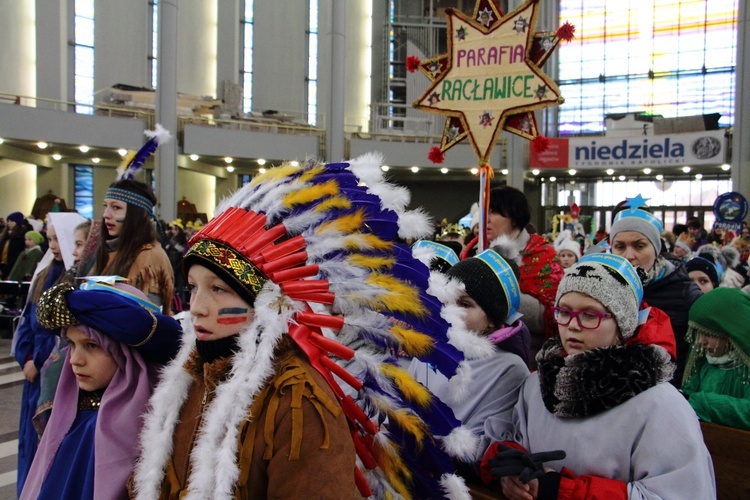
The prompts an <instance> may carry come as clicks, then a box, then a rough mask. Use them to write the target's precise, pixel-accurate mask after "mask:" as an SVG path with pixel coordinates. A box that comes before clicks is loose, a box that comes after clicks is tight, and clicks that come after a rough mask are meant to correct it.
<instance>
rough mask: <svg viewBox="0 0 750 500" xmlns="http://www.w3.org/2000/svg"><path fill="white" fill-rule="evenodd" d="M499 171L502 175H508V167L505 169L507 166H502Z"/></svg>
mask: <svg viewBox="0 0 750 500" xmlns="http://www.w3.org/2000/svg"><path fill="white" fill-rule="evenodd" d="M500 173H501V174H503V175H508V169H507V168H504V169H502V170H501V171H500Z"/></svg>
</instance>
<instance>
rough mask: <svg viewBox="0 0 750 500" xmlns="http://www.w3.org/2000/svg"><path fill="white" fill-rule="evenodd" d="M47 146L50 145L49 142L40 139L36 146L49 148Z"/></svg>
mask: <svg viewBox="0 0 750 500" xmlns="http://www.w3.org/2000/svg"><path fill="white" fill-rule="evenodd" d="M47 146H49V144H47V143H46V142H44V141H39V142H37V143H36V147H38V148H39V149H47Z"/></svg>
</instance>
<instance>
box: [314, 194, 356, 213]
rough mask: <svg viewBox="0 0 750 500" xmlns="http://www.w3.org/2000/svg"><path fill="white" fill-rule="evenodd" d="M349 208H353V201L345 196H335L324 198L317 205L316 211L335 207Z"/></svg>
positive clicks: (325, 210)
mask: <svg viewBox="0 0 750 500" xmlns="http://www.w3.org/2000/svg"><path fill="white" fill-rule="evenodd" d="M337 208H338V209H342V210H348V209H350V208H352V202H351V201H349V200H347V199H346V198H344V197H343V196H333V197H331V198H328V199H327V200H323V201H321V202H320V203H318V204H317V205H316V206H315V211H316V212H327V211H329V210H334V209H337Z"/></svg>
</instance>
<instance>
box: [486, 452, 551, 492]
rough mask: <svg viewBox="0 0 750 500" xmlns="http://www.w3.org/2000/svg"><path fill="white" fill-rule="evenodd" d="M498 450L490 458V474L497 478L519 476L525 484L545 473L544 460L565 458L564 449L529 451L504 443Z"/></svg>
mask: <svg viewBox="0 0 750 500" xmlns="http://www.w3.org/2000/svg"><path fill="white" fill-rule="evenodd" d="M498 450H499V451H498V453H497V454H496V455H495V456H494V457H492V458H490V459H489V464H490V474H492V476H493V477H496V478H501V477H504V476H518V477H519V479H520V480H521V482H523V483H524V484H526V483H528V482H529V481H531V480H532V479H536V478H539V477H540V476H543V475H544V462H549V461H554V460H562V459H563V458H565V452H564V451H562V450H556V451H544V452H540V453H528V452H525V451H521V450H517V449H515V448H510V447H509V446H505V445H502V444H501V445H500V447H499V448H498Z"/></svg>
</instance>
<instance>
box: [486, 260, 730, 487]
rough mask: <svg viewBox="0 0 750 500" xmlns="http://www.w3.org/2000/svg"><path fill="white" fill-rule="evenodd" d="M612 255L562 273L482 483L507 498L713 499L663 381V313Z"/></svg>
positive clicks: (669, 357)
mask: <svg viewBox="0 0 750 500" xmlns="http://www.w3.org/2000/svg"><path fill="white" fill-rule="evenodd" d="M642 298H643V286H642V284H641V281H640V279H639V277H638V274H637V273H636V271H635V269H634V268H633V266H631V265H630V263H628V261H627V260H626V259H625V258H623V257H620V256H617V255H612V254H592V255H587V256H584V257H583V258H582V259H581V260H580V261H579V262H578V263H577V264H576V265H575V266H573V267H571V268H570V271H569V272H568V273H567V274H566V275H565V277H563V279H562V281H561V282H560V285H559V287H558V291H557V297H556V301H555V306H554V309H553V313H554V319H555V322H556V323H557V324H558V335H556V336H555V337H552V338H550V339H549V340H547V341H546V342H545V344H544V345H543V346H542V349H541V350H540V351H539V353H538V355H537V364H538V366H539V370H538V371H537V372H535V373H533V374H532V375H531V376H530V377H529V378H527V379H526V382H525V383H524V386H523V388H522V389H521V393H520V396H519V401H518V403H517V404H516V406H515V408H514V410H513V414H512V417H511V419H510V420H509V419H503V418H501V417H500V418H498V417H491V418H489V419H488V420H487V422H486V423H485V432H486V435H487V436H491V437H492V438H493V439H495V440H496V442H494V443H493V444H492V445H491V446H490V447H489V448H488V449H487V451H486V452H485V454H484V459H483V460H482V466H481V471H482V479H483V480H484V481H485V482H486V483H487V484H489V485H491V486H493V485H494V486H495V487H497V488H498V489H502V491H503V494H504V495H505V496H506V497H507V498H511V499H532V498H538V499H546V498H612V499H618V498H621V499H625V498H627V499H646V498H715V496H716V493H715V481H714V473H713V466H712V463H711V458H710V456H709V454H708V451H707V450H706V447H705V445H704V444H703V436H702V434H701V430H700V426H699V424H698V419H697V418H696V415H695V412H694V411H693V410H692V408H691V407H690V405H689V404H688V403H687V401H686V400H685V398H684V397H683V396H682V395H681V394H680V393H679V392H678V391H677V389H675V387H674V386H672V385H671V384H670V383H669V380H670V378H671V376H672V373H673V371H674V366H675V363H674V359H675V355H676V348H675V339H674V333H673V331H672V329H671V326H670V323H669V319H668V317H667V316H666V314H665V313H664V312H662V311H660V310H658V309H656V308H648V307H644V308H642V307H641V305H642V304H641V302H642Z"/></svg>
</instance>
